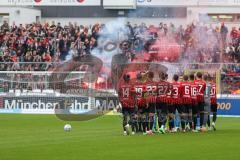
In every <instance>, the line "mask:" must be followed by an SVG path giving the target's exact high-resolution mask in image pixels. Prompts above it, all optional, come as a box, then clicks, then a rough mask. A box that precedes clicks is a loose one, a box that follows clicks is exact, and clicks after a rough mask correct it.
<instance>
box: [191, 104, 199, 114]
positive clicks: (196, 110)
mask: <svg viewBox="0 0 240 160" xmlns="http://www.w3.org/2000/svg"><path fill="white" fill-rule="evenodd" d="M198 112H199V109H198V105H195V104H194V105H192V114H193V115H195V114H198Z"/></svg>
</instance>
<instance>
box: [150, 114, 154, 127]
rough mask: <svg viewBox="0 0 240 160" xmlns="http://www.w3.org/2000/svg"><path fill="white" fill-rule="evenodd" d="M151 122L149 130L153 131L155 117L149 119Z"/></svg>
mask: <svg viewBox="0 0 240 160" xmlns="http://www.w3.org/2000/svg"><path fill="white" fill-rule="evenodd" d="M149 121H150V122H149V125H150V126H149V127H150V128H149V130H152V129H153V123H154V117H153V116H151V117H149Z"/></svg>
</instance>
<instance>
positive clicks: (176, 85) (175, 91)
mask: <svg viewBox="0 0 240 160" xmlns="http://www.w3.org/2000/svg"><path fill="white" fill-rule="evenodd" d="M178 80H179V76H178V75H176V74H175V75H174V76H173V82H172V87H173V88H172V104H173V105H172V109H171V113H173V114H175V112H176V109H177V111H178V113H179V115H180V119H181V127H182V129H185V120H184V112H185V111H184V106H183V105H182V91H183V88H182V84H181V82H179V81H178ZM171 125H172V124H171Z"/></svg>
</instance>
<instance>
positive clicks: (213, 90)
mask: <svg viewBox="0 0 240 160" xmlns="http://www.w3.org/2000/svg"><path fill="white" fill-rule="evenodd" d="M210 84H211V86H212V88H211V93H210V96H211V112H212V114H213V118H212V128H213V129H214V130H216V126H215V125H216V120H217V90H216V83H215V82H214V78H213V77H211V82H210ZM208 126H210V117H209V120H208Z"/></svg>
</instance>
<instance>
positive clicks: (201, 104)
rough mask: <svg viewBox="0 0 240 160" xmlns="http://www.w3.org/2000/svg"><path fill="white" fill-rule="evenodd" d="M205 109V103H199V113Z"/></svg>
mask: <svg viewBox="0 0 240 160" xmlns="http://www.w3.org/2000/svg"><path fill="white" fill-rule="evenodd" d="M204 107H205V103H204V102H200V103H198V111H199V112H204Z"/></svg>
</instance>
